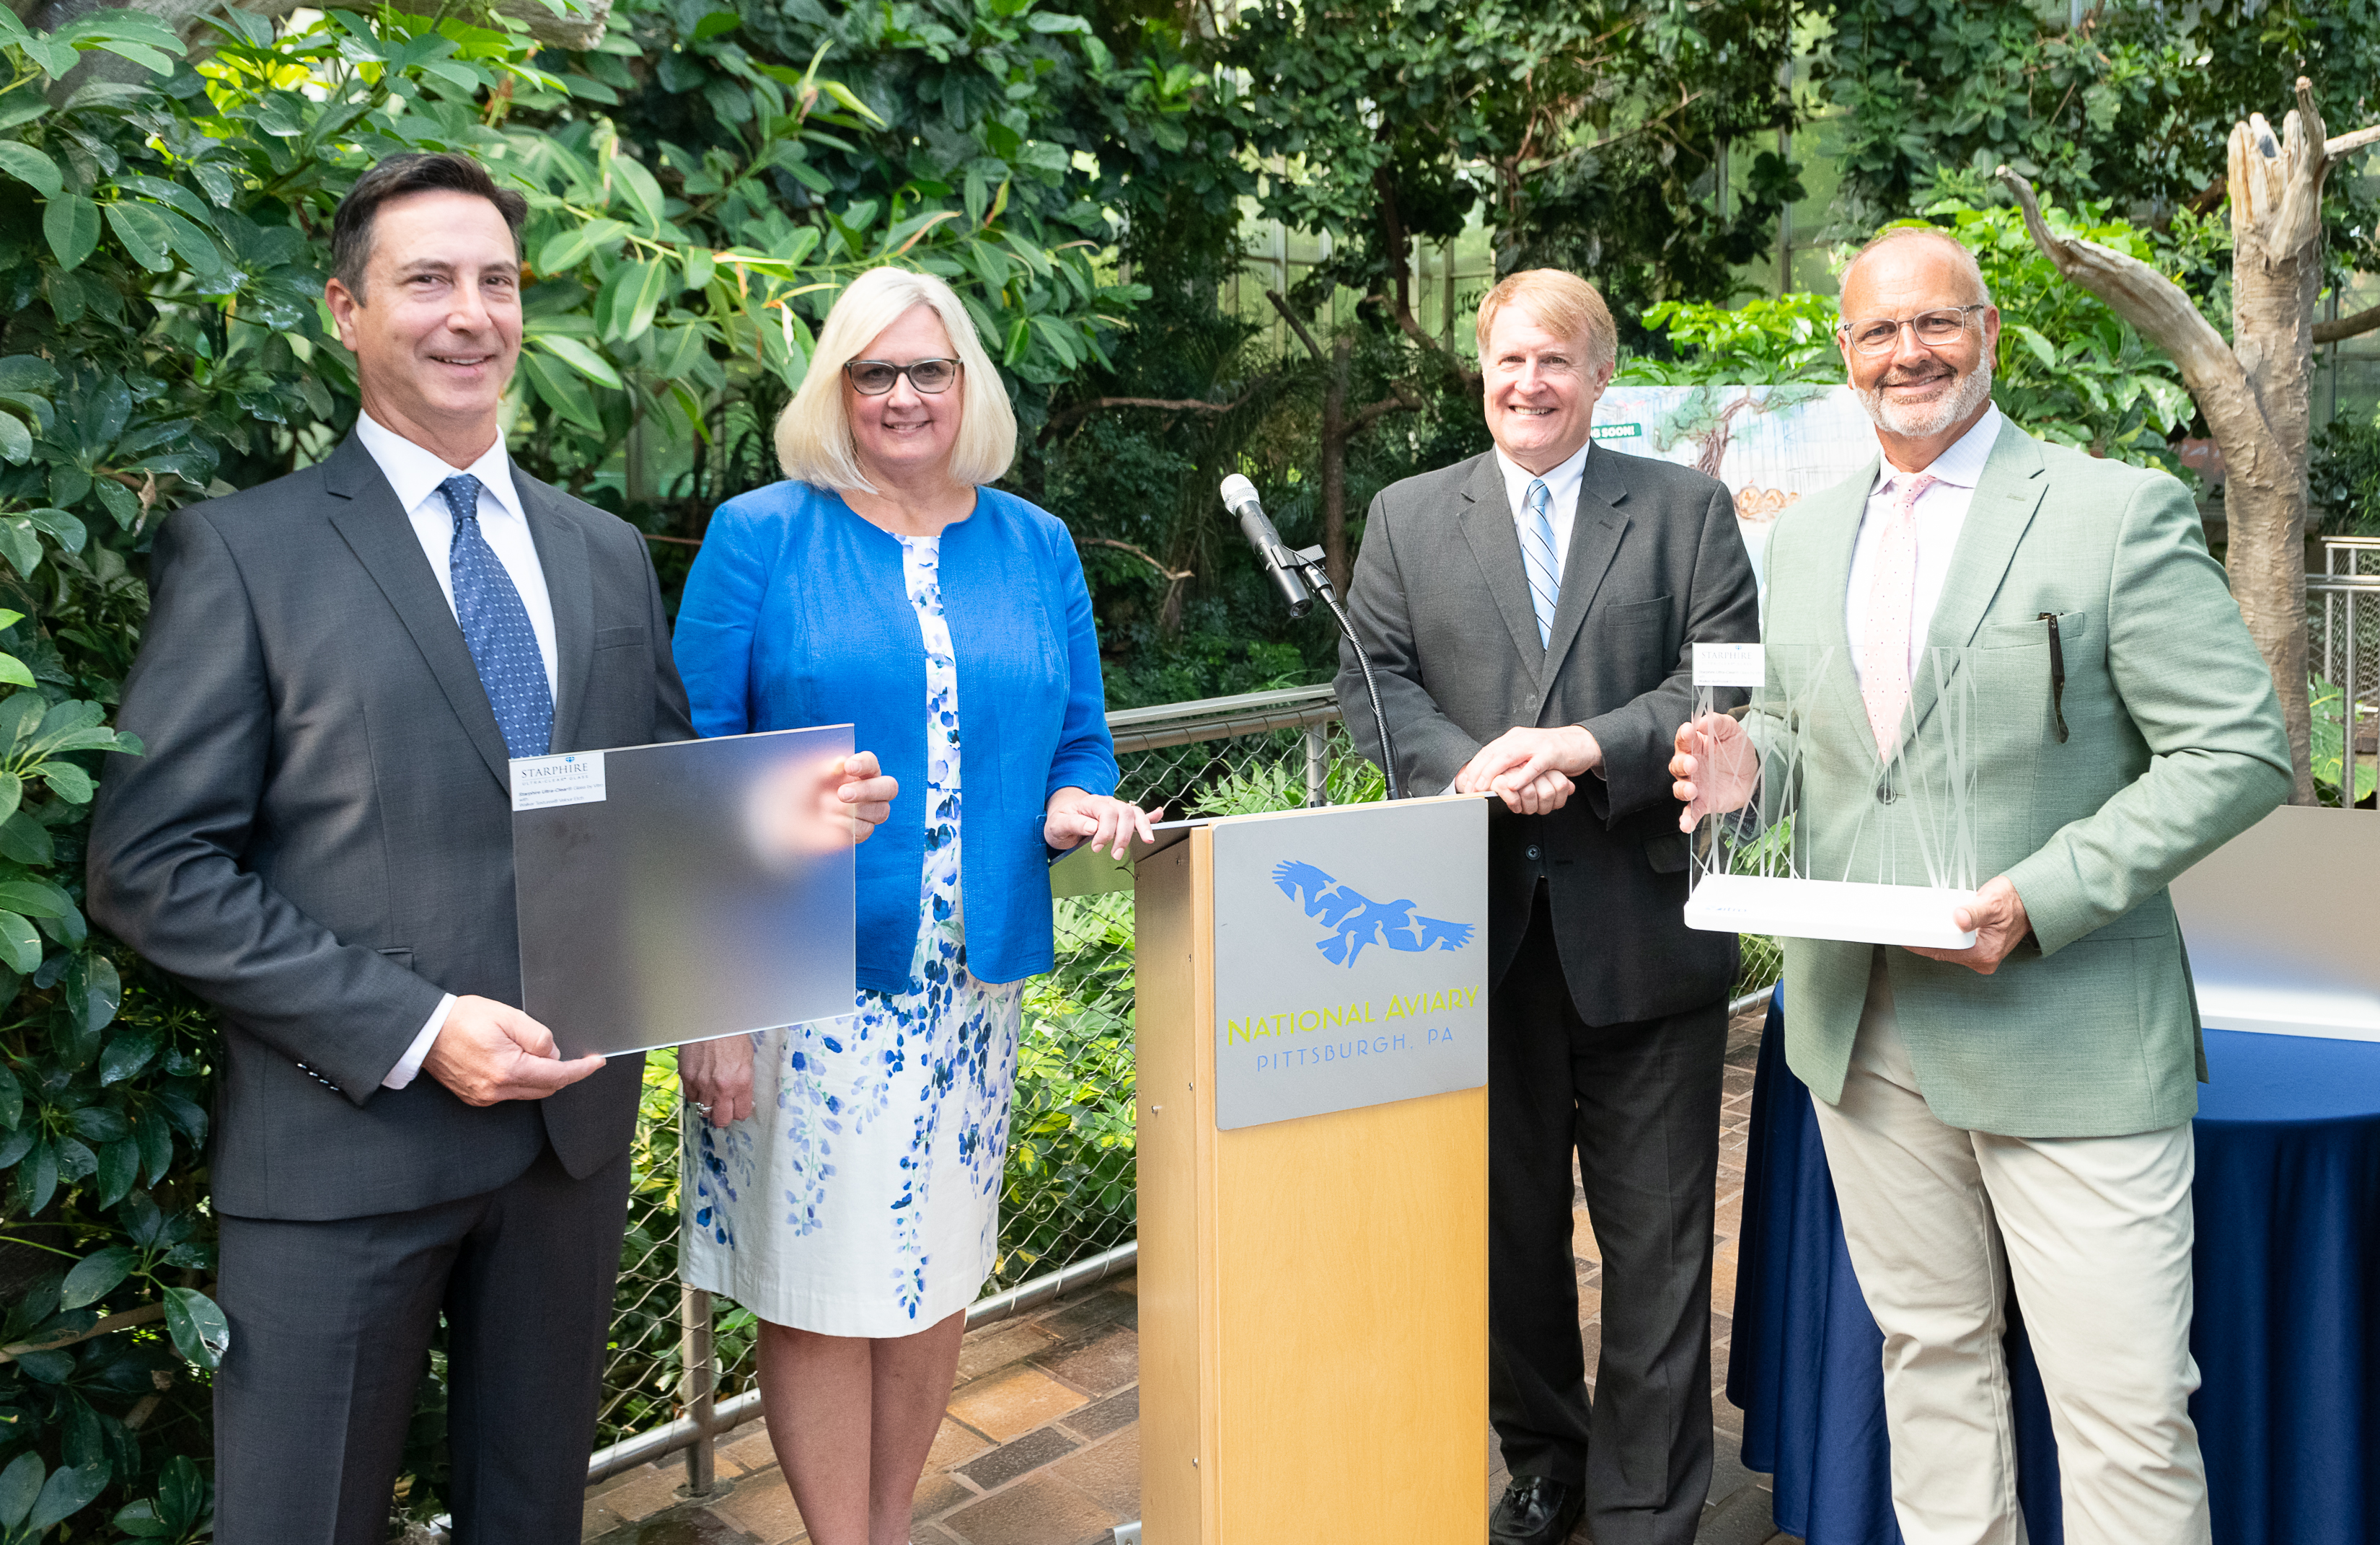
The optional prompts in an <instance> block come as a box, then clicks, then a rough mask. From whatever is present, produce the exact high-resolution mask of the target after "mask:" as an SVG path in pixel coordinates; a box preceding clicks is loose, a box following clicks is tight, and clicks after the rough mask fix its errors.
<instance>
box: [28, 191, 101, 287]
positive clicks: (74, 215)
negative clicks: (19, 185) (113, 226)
mask: <svg viewBox="0 0 2380 1545" xmlns="http://www.w3.org/2000/svg"><path fill="white" fill-rule="evenodd" d="M99 227H100V219H99V206H98V205H97V204H95V203H92V202H91V201H90V200H89V199H84V198H79V197H77V196H76V195H74V194H71V193H63V194H60V195H59V196H58V197H56V198H55V199H52V200H50V201H48V202H47V203H45V204H43V205H42V237H43V238H44V239H45V240H47V241H48V242H49V244H50V254H51V255H52V256H53V257H55V258H56V259H57V260H58V266H59V267H60V268H62V269H66V270H67V271H69V272H71V271H73V270H75V269H78V268H80V267H81V266H82V262H83V260H84V259H85V258H88V257H90V256H91V252H92V251H93V250H94V249H96V248H97V247H98V246H99Z"/></svg>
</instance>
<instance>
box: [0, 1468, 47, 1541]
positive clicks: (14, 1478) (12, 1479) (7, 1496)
mask: <svg viewBox="0 0 2380 1545" xmlns="http://www.w3.org/2000/svg"><path fill="white" fill-rule="evenodd" d="M48 1468H49V1466H45V1465H43V1464H42V1456H41V1455H40V1454H35V1453H33V1452H32V1451H31V1450H30V1449H28V1450H26V1451H25V1452H24V1453H23V1454H18V1456H17V1457H16V1458H15V1459H14V1460H12V1461H10V1462H9V1465H8V1467H7V1468H6V1469H5V1470H0V1527H5V1528H9V1529H15V1528H18V1527H22V1526H23V1525H24V1522H25V1516H26V1515H28V1514H30V1513H31V1512H32V1511H33V1501H34V1499H35V1498H37V1497H39V1496H40V1495H41V1494H42V1478H43V1476H44V1475H45V1474H46V1473H47V1472H48Z"/></svg>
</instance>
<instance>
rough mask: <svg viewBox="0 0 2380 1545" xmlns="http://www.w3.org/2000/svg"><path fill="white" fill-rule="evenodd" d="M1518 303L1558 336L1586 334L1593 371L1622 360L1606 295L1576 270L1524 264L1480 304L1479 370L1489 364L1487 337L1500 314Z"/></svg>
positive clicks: (1587, 351)
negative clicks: (1572, 271) (1569, 270)
mask: <svg viewBox="0 0 2380 1545" xmlns="http://www.w3.org/2000/svg"><path fill="white" fill-rule="evenodd" d="M1507 306H1518V307H1520V308H1521V309H1522V310H1525V311H1527V312H1528V313H1529V315H1530V316H1531V317H1533V318H1535V319H1536V324H1537V325H1538V326H1540V327H1542V328H1544V329H1545V330H1546V331H1547V332H1548V333H1551V334H1552V335H1554V336H1555V337H1558V338H1585V340H1586V362H1587V365H1588V367H1589V368H1590V369H1593V368H1597V367H1600V366H1604V365H1609V364H1611V363H1613V362H1614V361H1616V360H1617V359H1619V358H1620V329H1619V328H1618V327H1616V326H1614V325H1613V324H1612V321H1611V308H1610V307H1609V306H1607V305H1605V304H1604V303H1603V293H1602V292H1601V291H1600V290H1598V289H1597V288H1596V287H1595V286H1593V285H1590V284H1588V283H1587V282H1586V281H1585V280H1584V279H1582V278H1580V277H1579V276H1578V275H1577V274H1569V273H1565V272H1564V271H1562V270H1561V269H1559V268H1524V269H1523V270H1521V271H1520V272H1519V273H1517V274H1506V275H1504V277H1503V278H1501V279H1500V280H1498V281H1497V283H1496V287H1495V288H1494V289H1491V290H1489V291H1488V297H1487V298H1486V299H1484V300H1482V301H1480V302H1479V324H1478V332H1477V335H1478V340H1479V368H1480V369H1481V370H1483V371H1484V370H1486V369H1487V368H1488V333H1489V332H1490V331H1492V330H1493V329H1494V327H1495V325H1496V313H1497V312H1499V311H1500V310H1503V309H1504V308H1505V307H1507Z"/></svg>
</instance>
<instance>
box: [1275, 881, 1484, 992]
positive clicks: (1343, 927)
mask: <svg viewBox="0 0 2380 1545" xmlns="http://www.w3.org/2000/svg"><path fill="white" fill-rule="evenodd" d="M1272 882H1273V883H1274V884H1276V885H1278V886H1280V887H1281V894H1283V895H1285V896H1287V897H1289V898H1290V899H1291V900H1293V901H1295V902H1298V903H1301V904H1302V905H1303V906H1305V915H1306V916H1307V917H1309V918H1316V919H1318V920H1319V921H1320V922H1321V924H1322V926H1323V927H1325V928H1327V929H1330V931H1331V932H1330V937H1329V938H1327V939H1321V940H1318V941H1316V943H1315V945H1314V947H1315V948H1316V949H1318V950H1320V951H1321V952H1322V958H1323V959H1325V960H1328V961H1329V962H1330V964H1332V965H1333V966H1345V967H1349V968H1350V969H1352V968H1354V964H1355V957H1356V956H1357V955H1361V954H1363V953H1364V946H1365V945H1366V944H1386V945H1388V946H1389V948H1390V949H1392V950H1401V951H1403V953H1405V954H1407V955H1421V954H1423V953H1425V952H1427V951H1429V950H1434V949H1436V950H1459V949H1461V948H1463V946H1464V945H1465V944H1468V943H1471V935H1472V934H1473V933H1474V932H1475V931H1476V930H1475V928H1474V927H1473V926H1472V925H1471V924H1469V923H1454V922H1448V921H1446V920H1444V919H1443V918H1422V917H1416V916H1415V915H1414V904H1413V903H1412V902H1410V901H1374V900H1373V899H1372V898H1371V897H1369V896H1367V895H1365V894H1362V893H1361V892H1359V891H1357V890H1355V889H1354V887H1352V886H1349V885H1343V884H1342V883H1340V882H1338V881H1336V880H1334V879H1332V878H1331V877H1330V875H1328V874H1326V873H1324V872H1323V871H1322V870H1318V869H1317V868H1315V867H1314V866H1313V865H1312V864H1306V863H1300V862H1298V861H1297V860H1296V859H1294V858H1292V859H1287V860H1284V861H1283V862H1281V863H1280V864H1278V865H1276V866H1274V869H1273V871H1272Z"/></svg>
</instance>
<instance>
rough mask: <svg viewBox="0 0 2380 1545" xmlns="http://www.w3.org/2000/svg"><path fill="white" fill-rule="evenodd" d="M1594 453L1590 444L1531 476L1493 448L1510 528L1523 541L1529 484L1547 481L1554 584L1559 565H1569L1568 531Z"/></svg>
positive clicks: (1527, 518)
mask: <svg viewBox="0 0 2380 1545" xmlns="http://www.w3.org/2000/svg"><path fill="white" fill-rule="evenodd" d="M1592 449H1594V442H1593V441H1589V442H1588V443H1587V444H1584V445H1581V446H1580V447H1579V448H1578V449H1577V450H1576V451H1574V452H1573V453H1572V454H1571V456H1570V459H1569V460H1567V461H1565V462H1563V463H1562V464H1561V465H1560V466H1559V467H1557V468H1554V469H1553V470H1552V471H1550V472H1544V473H1538V472H1532V471H1530V470H1529V469H1528V468H1525V467H1524V466H1522V465H1521V464H1520V463H1519V462H1517V461H1514V460H1513V459H1512V457H1511V456H1506V455H1505V454H1504V449H1503V447H1502V446H1498V447H1497V448H1496V468H1497V470H1499V471H1500V472H1502V473H1503V474H1504V502H1505V503H1506V504H1508V505H1512V527H1513V529H1515V530H1516V531H1519V532H1520V533H1521V534H1522V535H1523V536H1524V537H1525V536H1526V535H1527V534H1528V529H1529V484H1530V482H1531V481H1534V480H1535V479H1536V478H1539V477H1543V478H1544V479H1545V480H1546V493H1548V495H1549V497H1548V499H1547V501H1546V520H1547V522H1548V524H1550V525H1551V526H1552V527H1553V529H1554V581H1555V583H1557V584H1559V583H1560V581H1561V571H1562V565H1564V564H1566V563H1568V562H1570V529H1571V527H1572V526H1573V525H1574V524H1576V523H1577V520H1578V490H1579V485H1580V484H1581V483H1583V482H1584V481H1586V453H1587V452H1588V451H1590V450H1592Z"/></svg>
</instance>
